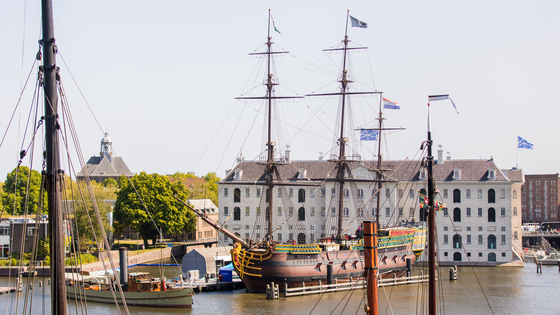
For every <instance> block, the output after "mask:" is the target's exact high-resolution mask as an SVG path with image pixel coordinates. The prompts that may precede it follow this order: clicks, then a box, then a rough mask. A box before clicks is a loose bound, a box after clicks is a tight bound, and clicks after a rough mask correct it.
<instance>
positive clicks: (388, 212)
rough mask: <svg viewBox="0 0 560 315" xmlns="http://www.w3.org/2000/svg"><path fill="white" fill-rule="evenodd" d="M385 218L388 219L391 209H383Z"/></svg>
mask: <svg viewBox="0 0 560 315" xmlns="http://www.w3.org/2000/svg"><path fill="white" fill-rule="evenodd" d="M385 216H386V217H390V216H391V208H385Z"/></svg>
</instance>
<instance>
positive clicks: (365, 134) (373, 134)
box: [360, 129, 379, 141]
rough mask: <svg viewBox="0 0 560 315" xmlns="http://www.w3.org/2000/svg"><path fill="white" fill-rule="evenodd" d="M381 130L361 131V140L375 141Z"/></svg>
mask: <svg viewBox="0 0 560 315" xmlns="http://www.w3.org/2000/svg"><path fill="white" fill-rule="evenodd" d="M378 134H379V130H371V129H360V140H362V141H375V140H377V135H378Z"/></svg>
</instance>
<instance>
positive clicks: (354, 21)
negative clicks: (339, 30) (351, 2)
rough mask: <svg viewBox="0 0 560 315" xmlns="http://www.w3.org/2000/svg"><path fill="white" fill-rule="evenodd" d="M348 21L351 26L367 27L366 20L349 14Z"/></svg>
mask: <svg viewBox="0 0 560 315" xmlns="http://www.w3.org/2000/svg"><path fill="white" fill-rule="evenodd" d="M350 21H352V27H359V28H367V23H366V22H364V21H360V20H358V19H357V18H355V17H353V16H351V15H350Z"/></svg>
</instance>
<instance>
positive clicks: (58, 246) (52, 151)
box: [40, 0, 67, 315]
mask: <svg viewBox="0 0 560 315" xmlns="http://www.w3.org/2000/svg"><path fill="white" fill-rule="evenodd" d="M41 10H42V17H43V21H42V23H43V25H42V27H43V39H42V40H41V41H40V42H41V44H42V46H43V66H41V67H40V72H42V74H43V80H44V83H43V89H44V92H45V129H46V131H45V138H46V139H45V142H46V150H45V159H46V175H45V189H46V191H47V196H48V214H49V227H48V232H49V239H50V240H51V241H50V245H49V246H50V251H51V267H50V270H51V281H52V284H53V285H52V286H51V313H52V314H61V315H62V314H64V315H65V314H67V304H66V285H65V276H64V248H65V246H64V233H63V231H64V226H63V218H62V204H61V192H62V176H63V171H62V169H61V168H60V156H59V144H58V130H59V125H58V96H57V91H56V81H57V79H58V68H57V66H56V58H55V54H56V51H57V48H56V45H55V39H54V23H53V11H52V1H51V0H43V1H42V9H41Z"/></svg>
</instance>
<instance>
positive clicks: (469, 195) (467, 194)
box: [465, 189, 471, 199]
mask: <svg viewBox="0 0 560 315" xmlns="http://www.w3.org/2000/svg"><path fill="white" fill-rule="evenodd" d="M465 194H466V198H467V199H471V190H470V189H467V190H466V191H465Z"/></svg>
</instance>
